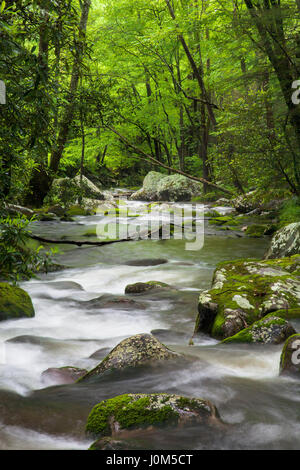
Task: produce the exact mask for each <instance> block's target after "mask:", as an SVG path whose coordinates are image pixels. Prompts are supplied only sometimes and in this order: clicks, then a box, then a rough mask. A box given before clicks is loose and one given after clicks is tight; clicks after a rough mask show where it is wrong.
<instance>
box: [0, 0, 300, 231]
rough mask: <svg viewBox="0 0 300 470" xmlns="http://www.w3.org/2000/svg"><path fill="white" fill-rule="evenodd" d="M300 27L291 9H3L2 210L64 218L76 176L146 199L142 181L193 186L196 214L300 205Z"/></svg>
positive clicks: (106, 5) (55, 5) (150, 5)
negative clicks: (245, 198) (6, 204)
mask: <svg viewBox="0 0 300 470" xmlns="http://www.w3.org/2000/svg"><path fill="white" fill-rule="evenodd" d="M298 16H299V4H298V3H297V2H296V1H292V0H290V1H287V2H284V3H283V2H282V3H281V5H280V8H278V4H277V2H268V1H267V2H260V1H259V2H256V3H254V2H252V0H240V1H239V2H238V4H235V3H232V2H231V1H229V0H220V1H219V2H217V8H216V2H215V1H214V0H209V1H207V2H205V6H204V5H202V4H201V2H200V1H199V0H196V1H191V0H184V1H180V2H179V1H173V2H170V1H169V0H150V1H148V0H147V1H146V0H137V1H136V2H132V1H131V0H120V2H111V1H109V0H82V1H81V0H80V1H78V0H70V1H69V2H62V1H58V2H51V1H49V0H38V1H36V2H21V1H20V0H15V1H3V2H2V3H1V10H0V29H1V45H0V57H1V59H0V78H1V80H2V81H4V83H5V85H6V90H7V96H6V104H1V105H0V150H1V151H0V155H1V157H0V188H1V191H0V192H1V194H0V198H1V199H6V200H9V201H10V202H16V203H19V204H27V205H31V206H32V207H39V206H41V205H42V204H43V203H44V202H45V203H48V204H57V203H59V204H62V205H63V206H64V207H67V206H68V205H72V204H74V203H77V199H78V198H79V199H81V197H82V196H81V194H80V192H81V190H82V184H83V183H82V176H83V175H85V176H87V177H88V178H89V179H91V180H92V181H93V182H94V183H95V184H96V186H98V187H103V186H104V187H110V186H116V185H120V186H123V187H126V186H129V187H140V186H141V183H142V181H143V177H144V176H145V175H146V174H147V173H148V172H149V171H150V170H159V171H160V172H161V173H163V174H164V175H165V176H166V177H167V178H168V175H169V174H172V173H173V172H181V173H182V172H183V173H184V174H187V175H188V176H189V177H192V178H194V179H193V180H192V181H195V178H196V179H198V181H201V182H202V183H203V188H204V194H203V195H201V196H196V197H195V199H194V201H195V202H196V201H202V202H204V201H205V202H214V201H216V200H217V199H218V198H219V197H220V196H224V194H225V195H226V197H227V198H228V197H229V198H231V197H233V196H235V195H237V194H244V193H246V192H248V191H250V190H252V189H253V188H256V189H257V192H256V193H255V195H254V196H253V197H255V198H256V199H257V200H258V201H259V202H266V201H271V200H272V199H274V198H279V199H288V198H290V197H291V195H294V196H298V197H299V194H300V170H299V161H300V158H299V155H300V106H295V104H294V103H293V101H295V99H294V100H292V94H293V90H294V95H295V96H294V98H296V99H297V96H298V95H297V93H298V92H297V90H295V88H293V84H294V82H295V81H296V80H298V79H299V71H298V65H297V64H298V56H299V52H298V49H299V39H298V37H299V31H298V29H299V26H298V23H297V22H298ZM120 71H121V73H120ZM76 175H77V176H78V177H79V175H80V185H79V194H78V187H77V189H76V188H75V189H74V187H72V185H71V186H70V187H69V180H64V178H65V177H69V178H73V177H75V176H76ZM54 180H55V181H64V183H63V184H64V185H65V190H64V191H63V193H61V192H60V193H58V192H57V191H56V189H55V185H54V188H53V187H52V188H51V185H52V182H53V181H54ZM50 188H51V190H50ZM266 188H268V189H267V190H266ZM49 191H50V192H49ZM162 194H163V189H162ZM292 204H293V205H292ZM295 218H298V219H299V204H298V202H297V203H296V202H295V203H294V202H293V203H289V204H288V205H287V206H285V208H284V210H283V213H282V219H281V222H282V223H288V221H291V220H292V221H293V220H295Z"/></svg>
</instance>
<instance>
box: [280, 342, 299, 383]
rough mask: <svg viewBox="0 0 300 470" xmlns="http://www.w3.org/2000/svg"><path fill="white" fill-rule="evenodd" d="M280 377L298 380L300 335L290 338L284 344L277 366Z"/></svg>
mask: <svg viewBox="0 0 300 470" xmlns="http://www.w3.org/2000/svg"><path fill="white" fill-rule="evenodd" d="M279 373H280V375H292V376H295V377H298V378H299V379H300V334H299V333H297V334H295V335H292V336H290V337H289V338H288V339H287V340H286V342H285V343H284V346H283V349H282V352H281V356H280V365H279Z"/></svg>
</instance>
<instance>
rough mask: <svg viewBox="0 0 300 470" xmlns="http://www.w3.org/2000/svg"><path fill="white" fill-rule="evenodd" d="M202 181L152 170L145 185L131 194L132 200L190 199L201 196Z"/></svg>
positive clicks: (146, 178) (145, 180)
mask: <svg viewBox="0 0 300 470" xmlns="http://www.w3.org/2000/svg"><path fill="white" fill-rule="evenodd" d="M201 191H202V185H201V183H197V182H196V181H193V180H191V179H189V178H186V177H185V176H183V175H179V174H176V175H170V176H168V175H163V174H161V173H158V172H156V171H150V172H149V173H148V174H147V176H146V177H145V179H144V182H143V187H142V188H141V189H139V190H138V191H136V192H135V193H133V194H132V195H131V196H130V199H132V200H142V201H190V200H191V199H192V197H194V196H199V195H200V194H201Z"/></svg>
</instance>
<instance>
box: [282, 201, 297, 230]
mask: <svg viewBox="0 0 300 470" xmlns="http://www.w3.org/2000/svg"><path fill="white" fill-rule="evenodd" d="M279 220H280V227H284V226H285V225H289V224H292V223H294V222H300V197H294V198H292V199H289V200H288V201H286V202H285V203H284V205H283V207H282V209H281V210H280V214H279Z"/></svg>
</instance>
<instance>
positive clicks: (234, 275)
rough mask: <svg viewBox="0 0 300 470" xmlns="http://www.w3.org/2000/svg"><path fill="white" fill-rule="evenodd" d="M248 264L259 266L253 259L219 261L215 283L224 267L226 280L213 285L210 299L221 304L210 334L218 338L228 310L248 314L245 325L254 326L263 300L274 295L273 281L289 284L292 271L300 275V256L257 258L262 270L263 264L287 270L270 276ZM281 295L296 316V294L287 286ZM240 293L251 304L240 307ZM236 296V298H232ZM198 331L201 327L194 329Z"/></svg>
mask: <svg viewBox="0 0 300 470" xmlns="http://www.w3.org/2000/svg"><path fill="white" fill-rule="evenodd" d="M248 263H251V264H252V265H253V266H254V267H255V265H256V262H255V261H254V260H247V261H246V260H237V261H233V262H230V263H228V261H227V262H223V263H219V264H218V267H217V270H216V272H215V275H214V279H213V282H215V280H216V273H217V272H218V273H220V270H222V273H223V275H224V277H225V281H224V283H223V285H222V286H221V287H220V288H214V289H211V290H210V291H209V295H210V298H211V302H212V303H214V304H217V305H218V310H217V314H216V317H215V320H214V323H213V326H212V330H211V334H212V335H213V336H214V337H216V338H222V337H224V336H223V334H224V332H223V326H224V323H225V320H226V318H225V310H227V309H228V310H234V311H238V310H240V309H241V310H242V311H243V314H244V315H245V317H244V320H245V322H246V324H247V325H251V324H252V323H253V322H255V321H257V320H260V319H261V317H262V316H263V313H262V311H261V304H262V302H264V301H265V300H266V301H267V300H268V298H271V297H272V296H274V291H273V290H272V289H271V287H272V286H273V285H274V283H275V282H283V283H285V284H286V285H287V286H288V285H289V280H290V279H291V274H290V273H292V275H293V276H298V275H299V274H300V255H294V256H291V257H289V258H282V259H277V260H267V261H262V260H258V263H259V269H262V270H263V268H264V267H265V268H269V267H270V268H275V269H276V268H280V270H283V271H285V272H284V273H282V272H280V271H279V274H278V276H276V275H274V273H272V275H268V273H267V272H266V273H263V271H262V274H261V273H260V274H254V273H253V272H249V271H248V269H247V266H248ZM282 295H283V299H284V300H286V302H287V303H288V305H289V310H291V312H292V313H294V315H297V313H296V312H297V309H298V308H299V300H298V298H297V296H296V295H294V294H293V292H292V291H291V292H289V290H288V288H287V289H286V290H284V292H283V294H282ZM235 296H239V297H235ZM240 296H241V297H242V300H243V299H245V301H246V304H247V302H248V303H249V304H250V305H249V306H248V307H247V306H244V307H242V308H241V307H240V305H239V302H237V299H239V298H240ZM234 297H235V300H233V299H234ZM292 313H291V314H292ZM282 315H283V314H282ZM283 318H284V317H283ZM198 325H199V322H198ZM196 328H197V322H196ZM198 328H199V326H198ZM195 331H198V330H197V329H195Z"/></svg>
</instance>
